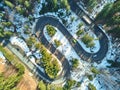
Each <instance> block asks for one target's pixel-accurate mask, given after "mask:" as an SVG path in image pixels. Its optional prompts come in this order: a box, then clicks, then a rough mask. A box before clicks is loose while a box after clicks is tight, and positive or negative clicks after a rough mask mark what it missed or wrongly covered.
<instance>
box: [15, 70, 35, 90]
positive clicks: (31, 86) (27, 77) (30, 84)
mask: <svg viewBox="0 0 120 90" xmlns="http://www.w3.org/2000/svg"><path fill="white" fill-rule="evenodd" d="M36 87H37V81H36V79H35V78H33V76H32V74H31V73H30V72H29V71H28V70H27V69H26V70H25V74H24V76H23V79H22V80H21V81H20V83H19V84H18V85H17V88H19V90H36Z"/></svg>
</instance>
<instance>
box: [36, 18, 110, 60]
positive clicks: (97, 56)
mask: <svg viewBox="0 0 120 90" xmlns="http://www.w3.org/2000/svg"><path fill="white" fill-rule="evenodd" d="M47 24H50V25H53V26H55V27H57V28H58V30H60V31H61V32H62V33H63V35H64V36H65V37H66V38H67V39H68V41H69V42H70V44H71V45H72V47H73V48H74V50H75V51H76V52H77V54H78V55H79V56H80V57H81V59H83V60H85V61H88V60H91V61H95V62H98V61H101V60H102V59H103V58H104V57H105V56H106V53H107V51H108V38H107V36H106V35H105V33H104V32H103V31H102V30H100V28H98V27H97V26H95V27H94V33H95V34H96V35H97V36H99V35H100V34H101V38H100V40H99V41H100V46H101V47H100V50H99V51H98V52H97V53H94V54H91V53H88V52H86V51H85V50H84V49H83V48H82V46H81V45H80V44H79V43H78V42H76V43H75V44H73V43H72V40H73V39H74V38H73V36H72V35H71V34H70V33H69V31H68V30H67V29H66V28H65V26H64V25H63V24H61V23H60V22H59V20H58V19H56V18H53V17H51V16H42V17H40V18H39V20H38V22H37V23H36V28H35V32H37V31H39V30H40V31H41V33H40V41H41V42H42V43H43V44H44V45H45V46H46V47H47V48H49V47H51V48H50V51H51V52H52V53H54V51H55V50H56V48H55V47H54V46H53V45H51V44H50V43H49V42H48V41H47V40H46V38H45V37H44V34H43V28H44V26H45V25H47ZM57 52H59V51H57ZM61 56H62V55H61ZM58 59H59V58H58Z"/></svg>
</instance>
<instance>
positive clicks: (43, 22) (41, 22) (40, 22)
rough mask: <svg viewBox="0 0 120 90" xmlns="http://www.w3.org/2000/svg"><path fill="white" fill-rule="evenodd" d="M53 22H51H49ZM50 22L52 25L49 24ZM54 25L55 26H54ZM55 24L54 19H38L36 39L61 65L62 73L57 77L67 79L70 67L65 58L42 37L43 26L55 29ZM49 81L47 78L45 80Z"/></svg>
mask: <svg viewBox="0 0 120 90" xmlns="http://www.w3.org/2000/svg"><path fill="white" fill-rule="evenodd" d="M51 20H53V21H51ZM51 22H52V23H51ZM55 23H56V24H55ZM57 23H58V21H56V19H53V18H51V17H45V16H44V17H40V18H39V20H38V21H37V23H36V26H35V32H34V34H35V33H37V32H38V31H40V35H39V37H38V39H39V40H40V42H41V43H42V44H43V45H44V46H45V47H46V48H47V49H48V50H49V51H50V52H51V53H52V54H54V55H55V56H56V57H57V58H58V59H59V60H60V62H61V63H62V67H63V71H62V73H61V74H60V75H59V77H58V78H57V79H59V78H61V77H64V78H69V75H70V65H69V62H68V60H67V59H66V58H65V56H64V55H63V54H62V53H61V52H59V51H58V50H57V49H56V48H55V47H54V46H53V44H51V43H49V42H48V40H47V39H46V37H45V36H44V32H43V29H44V27H45V25H47V24H51V25H53V26H56V27H57ZM47 79H49V78H47Z"/></svg>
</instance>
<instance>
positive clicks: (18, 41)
mask: <svg viewBox="0 0 120 90" xmlns="http://www.w3.org/2000/svg"><path fill="white" fill-rule="evenodd" d="M10 42H11V44H13V45H17V46H19V47H20V48H21V49H22V50H23V51H24V52H25V53H28V52H29V51H30V50H29V48H28V46H27V44H26V43H25V41H24V40H23V39H21V38H18V37H11V38H10Z"/></svg>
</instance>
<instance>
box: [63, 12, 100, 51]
mask: <svg viewBox="0 0 120 90" xmlns="http://www.w3.org/2000/svg"><path fill="white" fill-rule="evenodd" d="M71 18H74V19H73V20H72V19H71ZM64 19H65V20H67V25H66V26H67V30H68V31H69V32H70V33H71V35H72V36H73V37H74V38H75V39H76V40H77V41H78V42H79V43H80V45H81V46H82V47H83V49H84V50H85V51H86V52H89V53H96V52H98V51H99V49H100V43H99V39H97V36H96V35H95V34H94V33H93V32H92V30H90V29H89V27H87V26H86V25H85V23H84V22H83V21H82V20H81V19H80V18H78V16H77V15H76V14H74V13H73V12H72V11H71V15H70V16H68V17H67V16H66V17H65V18H64ZM80 23H82V24H83V26H82V27H81V29H83V30H84V33H89V35H90V36H92V37H93V38H94V40H93V42H94V43H95V45H94V47H93V48H92V52H91V48H88V47H86V45H85V44H84V43H83V42H82V41H81V39H80V38H79V37H78V36H77V35H76V32H77V31H78V30H79V28H78V26H79V24H80Z"/></svg>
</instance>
